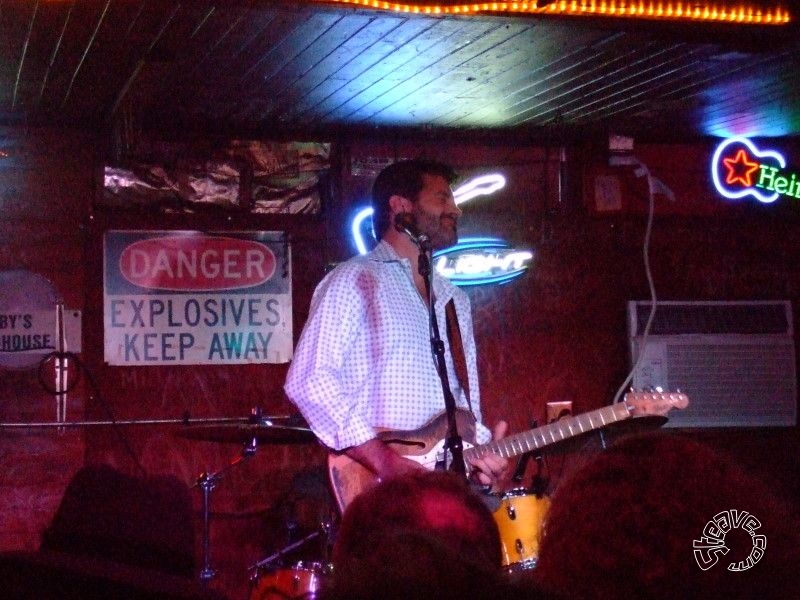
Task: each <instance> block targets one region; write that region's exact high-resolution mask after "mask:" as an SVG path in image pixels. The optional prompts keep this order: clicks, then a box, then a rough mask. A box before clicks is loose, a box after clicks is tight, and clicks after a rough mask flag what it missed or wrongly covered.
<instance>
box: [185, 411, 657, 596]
mask: <svg viewBox="0 0 800 600" xmlns="http://www.w3.org/2000/svg"><path fill="white" fill-rule="evenodd" d="M637 420H638V419H637ZM645 420H647V419H642V422H644V421H645ZM665 421H666V419H664V418H663V417H657V418H655V419H650V420H647V423H645V425H646V427H645V428H646V429H650V428H658V427H660V426H661V425H663V423H664V422H665ZM641 429H642V425H641V423H635V424H631V423H629V422H624V421H623V422H621V424H620V426H619V427H618V428H617V429H614V428H613V427H611V428H610V429H607V430H606V433H605V435H611V436H613V437H617V436H618V435H624V434H627V433H631V432H633V431H638V430H641ZM177 435H178V436H180V437H184V438H187V439H192V440H203V441H212V442H220V443H237V444H241V446H242V452H241V455H240V456H239V457H238V458H236V459H235V460H233V461H232V462H231V463H229V464H228V465H226V466H225V467H224V468H223V469H221V470H219V471H217V472H215V473H203V474H202V475H200V477H199V478H198V479H197V482H196V484H195V486H194V487H197V488H199V489H200V490H201V491H202V494H203V538H202V548H203V567H202V569H201V571H200V579H201V581H202V582H204V583H207V582H208V581H209V580H211V579H212V578H213V577H214V576H215V575H216V572H215V571H214V569H212V568H211V565H210V548H209V537H210V536H209V515H210V496H211V491H212V490H213V489H214V487H215V486H216V484H217V483H218V481H219V480H220V479H221V478H222V477H223V475H224V474H225V473H226V472H227V471H228V470H230V469H231V468H233V467H235V466H236V465H238V464H240V463H241V462H243V461H244V460H246V459H248V458H249V457H251V456H253V455H254V454H255V452H256V450H257V448H258V446H259V445H261V444H305V443H311V442H314V441H316V436H315V435H314V433H313V432H312V431H311V429H309V428H308V426H307V425H306V424H305V422H304V421H303V420H302V418H300V417H297V416H277V417H276V416H272V417H267V416H264V415H262V414H261V412H260V411H258V410H254V411H253V412H252V415H251V417H250V418H249V419H248V420H247V422H246V423H244V422H241V420H240V421H235V420H234V422H230V423H221V424H219V423H217V424H211V425H205V424H204V425H193V426H188V427H185V428H183V429H181V430H180V431H178V432H177ZM601 445H602V447H603V448H605V446H606V440H605V437H601ZM568 450H570V448H569V447H568V446H567V445H564V446H561V447H560V448H558V449H557V450H556V451H557V452H560V453H564V452H567V451H568ZM531 458H534V459H535V462H536V465H537V471H536V473H535V475H534V476H533V478H532V480H531V485H530V487H514V488H512V489H511V490H509V491H506V492H504V493H501V494H498V495H497V501H498V506H497V508H496V509H495V510H494V511H493V513H492V516H493V518H494V520H495V523H496V524H497V528H498V531H499V534H500V543H501V550H502V566H503V569H504V571H505V572H506V573H508V574H515V573H519V572H521V571H525V570H529V569H533V568H535V567H536V563H537V560H538V557H539V541H540V536H541V535H542V533H543V530H544V522H545V518H546V516H547V511H548V508H549V507H550V498H549V496H547V495H546V493H545V491H546V488H547V481H546V480H545V479H544V478H543V476H542V458H543V457H542V455H541V453H538V454H536V455H535V456H532V455H523V457H522V459H521V460H520V461H519V463H518V464H517V469H516V472H515V473H514V476H513V477H512V482H515V483H520V482H521V481H522V480H523V477H524V472H525V470H526V468H527V465H528V462H529V460H530V459H531ZM331 530H332V523H331V522H330V521H323V522H321V523H320V526H319V529H318V530H317V531H313V532H311V533H309V534H308V535H306V536H305V537H303V538H301V539H299V540H297V541H294V542H292V543H290V544H289V545H287V546H285V547H284V548H282V549H280V550H278V551H277V552H275V553H274V554H272V555H270V556H267V557H266V558H264V559H262V560H259V561H258V562H256V563H255V564H253V565H251V566H250V567H249V571H250V572H251V573H252V575H251V576H250V596H249V600H286V599H287V598H305V599H310V600H313V599H314V598H316V597H317V593H318V592H319V590H320V589H321V587H322V586H323V585H324V583H325V582H326V580H328V579H329V577H330V576H331V574H332V572H333V564H332V563H331V562H330V560H329V558H328V556H327V554H328V553H327V552H324V554H325V556H324V557H323V558H322V559H321V560H303V561H297V562H294V563H291V564H288V565H287V564H286V561H285V558H286V557H287V556H288V555H289V554H290V553H292V552H293V551H295V550H297V549H298V548H300V547H301V546H304V545H305V544H308V543H309V542H311V541H312V540H315V539H317V540H320V539H321V540H322V541H323V544H322V547H323V548H329V547H330V541H331V540H332V531H331Z"/></svg>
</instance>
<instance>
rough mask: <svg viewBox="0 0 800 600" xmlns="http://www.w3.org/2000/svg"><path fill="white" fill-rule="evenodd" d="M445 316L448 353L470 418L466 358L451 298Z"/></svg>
mask: <svg viewBox="0 0 800 600" xmlns="http://www.w3.org/2000/svg"><path fill="white" fill-rule="evenodd" d="M444 312H445V317H446V321H447V341H448V342H449V343H450V355H451V356H452V358H453V367H454V368H455V371H456V377H458V383H459V384H461V389H462V390H464V396H465V397H466V398H467V406H469V412H471V413H472V418H473V419H474V418H475V413H474V411H473V410H472V401H471V400H470V396H469V374H468V372H467V358H466V356H465V355H464V343H463V341H462V339H461V328H460V327H459V326H458V315H457V314H456V305H455V302H454V301H453V299H452V298H450V301H449V302H448V303H447V304H445V307H444Z"/></svg>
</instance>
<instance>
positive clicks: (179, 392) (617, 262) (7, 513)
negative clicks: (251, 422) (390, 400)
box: [0, 129, 800, 597]
mask: <svg viewBox="0 0 800 600" xmlns="http://www.w3.org/2000/svg"><path fill="white" fill-rule="evenodd" d="M2 134H3V135H4V136H5V137H4V139H6V140H11V142H10V144H9V147H10V148H12V149H13V155H14V157H15V158H14V160H13V162H10V163H7V164H6V165H4V164H2V160H0V202H2V216H0V239H1V241H2V243H1V244H0V269H11V268H26V269H29V270H31V271H34V272H36V273H40V274H42V275H44V276H46V277H47V278H49V279H50V280H51V281H52V282H53V283H54V284H55V286H56V288H57V289H58V290H59V291H60V292H61V293H62V294H63V295H64V296H65V300H66V304H67V306H68V307H69V308H79V309H81V310H82V311H83V353H82V359H83V362H84V363H85V366H86V370H87V375H89V377H84V378H83V380H82V383H81V385H80V386H79V388H78V389H76V390H75V391H74V393H73V394H72V397H71V398H70V400H69V406H70V413H69V414H70V417H71V418H75V419H79V418H86V419H93V420H97V419H107V418H108V415H109V411H111V412H113V414H114V415H115V417H116V418H117V419H120V420H137V419H180V418H181V417H183V416H184V415H186V414H188V415H190V416H191V417H192V418H203V417H210V418H217V417H246V416H247V415H248V414H249V411H250V409H251V408H252V407H260V408H262V409H263V410H264V412H265V413H267V414H282V413H285V412H286V411H289V410H291V406H290V404H289V403H288V401H287V400H286V399H285V397H284V395H283V392H282V384H283V378H284V376H285V372H286V366H285V365H265V366H251V365H248V366H225V367H215V366H198V367H190V366H175V367H134V368H123V367H108V366H106V365H104V364H103V361H102V355H103V351H102V347H103V344H102V335H103V332H102V322H103V319H102V306H103V303H102V233H103V231H105V230H106V229H111V228H114V229H119V228H126V229H128V228H130V229H206V230H211V229H213V230H221V229H240V230H241V229H266V230H285V231H287V232H289V233H290V235H291V239H292V254H293V278H294V279H293V303H294V329H295V336H297V335H298V334H299V332H300V330H301V328H302V325H303V322H304V320H305V316H306V314H307V308H308V303H309V300H310V295H311V292H312V290H313V287H314V285H315V284H316V283H317V281H319V279H320V278H321V277H322V275H323V271H324V267H325V265H326V264H327V263H329V262H334V261H338V260H343V259H345V258H347V257H348V256H350V255H352V254H353V253H354V249H353V247H352V246H351V245H350V243H349V242H348V241H347V237H346V231H347V229H346V227H347V220H348V219H349V218H350V216H351V215H352V209H353V208H355V207H356V206H358V205H360V204H361V203H362V201H363V200H364V199H365V198H366V197H367V195H368V191H369V185H370V183H371V179H370V178H369V177H365V176H356V175H353V173H352V172H351V169H350V165H351V164H352V161H353V160H358V159H366V158H385V157H389V158H394V157H406V156H417V155H426V156H430V157H435V158H439V159H442V160H445V161H448V162H450V163H452V164H453V165H454V166H456V167H457V169H458V170H459V171H460V172H463V173H472V172H479V171H483V170H485V169H490V168H498V169H500V170H502V171H503V172H504V174H505V175H506V177H507V179H508V185H507V187H506V188H505V189H504V190H503V191H502V192H499V193H497V194H496V195H494V196H492V197H491V198H479V199H475V200H473V201H471V202H470V203H469V204H467V205H464V206H463V207H462V208H463V209H464V216H463V218H462V221H461V224H460V232H461V234H462V235H478V234H482V235H496V236H499V237H503V238H505V239H507V240H508V241H509V242H511V243H512V244H513V245H515V246H519V247H527V248H530V249H532V250H533V252H534V259H533V262H532V267H531V269H530V271H529V272H528V273H527V274H525V275H524V276H523V277H522V278H520V279H518V280H516V281H514V282H513V283H511V284H508V285H505V286H501V287H494V288H470V289H469V294H470V296H471V298H472V301H473V309H474V313H475V323H476V334H477V342H478V345H479V350H480V352H481V359H480V365H479V368H480V374H481V377H482V395H483V404H484V414H485V417H486V420H487V421H488V422H490V423H493V422H494V421H495V420H497V419H499V418H506V419H508V420H509V421H510V423H511V428H512V430H513V431H518V430H521V429H526V428H528V427H529V424H530V421H531V420H532V419H536V420H538V421H539V422H542V421H543V420H544V418H545V414H544V406H545V403H546V402H547V401H551V400H563V399H570V400H572V401H573V402H574V411H575V412H584V411H587V410H591V409H593V408H597V407H600V406H603V405H605V404H607V403H608V402H609V401H610V400H611V398H612V396H613V394H614V392H615V391H616V389H617V387H618V386H619V385H620V383H621V382H622V381H623V380H624V378H625V376H626V375H627V369H628V367H629V361H628V356H627V343H626V329H625V303H626V301H628V300H631V299H641V298H646V297H647V295H648V288H647V281H646V278H645V274H644V269H643V266H642V258H641V245H642V241H643V232H644V225H645V211H644V209H645V208H646V201H644V200H643V197H642V187H641V186H642V181H641V180H640V178H637V177H636V176H635V175H633V174H632V173H630V172H628V171H625V170H611V171H609V168H608V167H607V166H606V162H605V161H606V157H605V155H604V153H603V152H602V151H597V149H596V148H593V147H592V146H591V145H589V144H587V145H586V146H585V147H579V148H570V149H568V151H567V152H566V154H565V155H563V159H564V160H562V154H561V153H560V152H559V151H558V150H557V149H555V148H554V149H547V148H544V147H541V146H525V145H520V144H513V145H511V144H509V145H508V146H503V145H500V144H497V143H494V144H486V145H481V144H465V143H462V142H451V143H448V142H447V141H444V140H430V139H428V140H420V141H417V142H415V143H413V144H412V143H403V144H399V143H391V142H374V143H368V142H364V141H360V142H357V143H356V142H352V143H343V144H338V145H337V146H336V148H337V156H338V158H339V160H338V164H339V165H340V166H339V167H337V173H338V176H335V177H334V180H335V181H336V183H337V185H336V189H335V191H336V193H335V195H334V198H333V199H332V201H331V202H329V203H328V205H327V206H326V207H325V209H324V211H323V214H321V215H319V216H317V217H277V216H257V217H256V216H252V215H249V216H236V215H233V216H220V215H218V216H210V215H205V216H197V215H195V216H186V215H182V216H169V215H163V214H158V215H156V214H152V213H150V214H148V213H144V212H140V213H137V212H129V213H124V212H116V211H112V212H109V211H104V210H99V209H95V208H94V207H93V204H92V201H93V198H94V197H95V194H96V192H97V185H98V183H99V179H98V177H97V173H98V170H97V166H98V165H99V164H101V162H102V160H103V157H102V155H101V152H100V150H97V148H102V140H98V139H92V138H90V137H88V136H85V135H82V134H76V133H71V132H53V131H39V130H22V129H9V130H5V131H3V132H2ZM710 152H711V147H710V146H708V147H706V146H704V145H699V146H691V147H644V146H643V147H641V148H638V147H637V149H636V155H637V157H638V158H639V159H641V160H642V161H643V162H644V163H646V164H647V165H648V167H649V168H650V171H651V173H652V174H654V175H656V176H658V177H659V178H660V179H661V180H662V181H663V182H664V183H665V184H666V185H668V186H669V187H670V188H671V189H672V190H673V191H674V192H675V196H676V199H675V202H674V203H667V202H666V200H664V199H663V198H662V199H658V201H657V215H656V219H655V224H654V231H653V239H652V248H651V251H650V256H651V260H652V266H653V272H654V277H655V282H656V286H657V288H658V292H659V298H661V299H683V300H700V299H702V300H717V299H718V300H731V299H754V298H759V299H790V300H791V301H792V303H793V308H794V311H795V314H797V312H798V299H800V270H799V269H798V267H797V261H796V259H795V252H796V242H795V239H796V237H797V231H798V224H800V210H799V209H798V208H797V206H796V203H795V205H792V204H791V203H790V202H788V201H781V202H780V203H779V205H775V206H769V207H763V206H754V205H752V204H749V205H748V204H745V203H740V204H739V205H738V206H736V207H734V208H731V207H730V206H729V205H728V204H726V203H723V202H722V201H721V200H720V199H718V198H717V197H716V196H715V194H714V193H713V192H712V190H711V188H710V186H709V181H708V176H707V175H706V173H705V171H706V169H705V164H704V162H703V161H704V160H707V159H706V158H705V157H706V156H708V155H709V154H710ZM687 157H692V160H691V161H690V162H691V164H692V165H693V167H692V168H691V169H688V170H686V169H682V168H681V165H683V164H684V162H683V161H684V159H686V158H687ZM609 173H610V174H611V175H613V176H618V177H619V180H620V189H621V193H622V196H623V209H622V210H620V211H612V212H607V213H597V212H596V211H595V210H594V209H593V203H592V199H593V196H592V190H593V186H594V183H593V182H594V178H595V177H596V175H597V174H609ZM92 383H94V384H96V387H95V386H94V385H91V384H92ZM53 407H54V399H53V398H52V396H50V395H48V394H47V393H46V392H44V391H43V390H42V389H41V388H40V386H39V384H38V382H37V378H36V373H35V372H29V371H10V370H0V420H2V421H3V422H6V423H8V422H19V421H23V422H32V421H45V420H48V421H49V420H52V419H53V416H54V408H53ZM179 431H180V426H178V425H152V426H137V425H130V426H125V427H122V428H118V429H116V430H115V429H114V428H111V427H86V428H80V429H74V430H72V429H70V430H67V431H65V432H58V431H56V430H52V429H48V430H42V429H26V430H23V431H16V430H15V431H13V432H11V431H8V430H4V431H3V432H2V433H0V452H2V453H3V456H4V459H5V460H4V464H5V465H6V468H5V469H4V470H3V473H2V476H0V524H2V527H0V549H6V550H8V549H20V548H23V549H35V548H36V547H37V545H38V536H39V534H40V532H41V531H42V529H43V528H44V527H45V526H46V525H47V523H48V522H49V519H50V518H51V516H52V513H53V512H54V511H55V509H56V507H57V505H58V501H59V499H60V494H61V492H62V491H63V488H64V486H65V485H66V483H67V481H68V480H69V478H70V477H71V475H72V474H73V473H74V472H75V471H76V470H77V469H78V468H79V467H80V466H81V465H82V464H84V463H87V462H107V463H111V464H114V465H116V466H118V467H120V468H121V469H123V470H126V471H128V472H131V473H136V472H137V469H138V466H137V463H138V464H139V465H141V467H142V468H143V469H144V470H145V471H146V472H148V473H151V474H156V473H167V474H174V475H176V476H178V477H179V478H180V479H181V480H183V481H185V482H186V484H187V485H192V484H193V483H194V482H195V480H196V478H197V476H198V475H199V474H200V473H202V472H204V471H209V472H215V471H217V470H219V469H222V468H224V467H225V466H226V465H228V464H229V463H230V462H231V461H232V460H234V459H236V458H237V457H238V456H239V450H238V448H237V446H236V445H230V444H218V443H214V442H205V441H190V440H187V439H184V438H182V437H180V436H178V435H176V433H178V432H179ZM703 435H706V436H707V437H708V438H709V439H712V440H716V441H719V443H720V445H727V444H728V440H729V439H732V438H725V437H724V436H725V432H711V433H704V434H703ZM730 436H733V437H734V438H735V439H736V440H737V442H736V443H737V444H738V445H741V446H742V447H746V448H747V452H746V456H745V457H744V458H743V460H745V461H746V462H747V461H749V462H750V463H753V464H755V466H759V464H758V463H760V462H761V459H762V458H765V457H766V456H772V457H773V460H772V462H773V465H772V466H771V467H770V469H768V471H769V472H770V473H771V474H773V475H774V476H775V478H776V479H778V478H780V477H782V475H783V470H782V469H784V467H785V468H786V469H788V468H790V467H789V464H788V462H786V461H783V462H782V461H781V460H775V459H774V456H775V448H780V452H784V451H785V449H786V447H787V445H790V446H791V448H796V447H797V442H796V440H797V430H796V428H791V429H790V430H780V431H773V432H769V434H768V435H767V434H766V433H765V432H763V431H757V432H742V431H735V432H730ZM742 436H745V437H742ZM720 440H721V441H720ZM759 440H762V441H759ZM763 440H766V441H763ZM323 459H324V453H323V452H322V451H321V450H320V449H319V448H317V447H316V446H313V445H295V446H263V447H261V448H260V449H259V450H258V452H257V453H256V455H255V456H254V457H253V458H251V459H249V460H248V461H246V462H245V463H243V464H240V465H237V466H236V467H234V468H232V469H231V470H230V471H228V472H227V474H226V476H225V478H224V479H223V480H222V481H221V482H220V484H219V485H218V486H217V488H216V489H215V490H214V492H213V494H212V502H213V505H212V509H213V513H214V514H213V519H212V533H213V536H212V546H211V547H212V562H213V566H214V567H215V568H216V569H217V570H219V572H220V574H219V577H218V578H217V580H216V582H215V585H216V586H218V587H219V588H220V589H222V590H224V591H227V592H229V593H230V594H231V596H233V597H237V596H238V597H242V596H243V590H246V586H247V570H246V567H247V566H248V565H250V564H253V563H254V562H255V561H257V560H259V559H261V558H263V557H264V556H266V555H267V554H269V553H271V552H273V551H274V550H276V549H278V548H280V547H281V546H282V544H283V542H284V541H285V537H286V530H285V527H284V521H285V517H286V506H287V503H286V502H283V501H284V500H286V498H287V497H288V498H295V495H297V494H299V495H300V496H302V495H303V493H306V496H304V498H308V497H311V500H310V501H309V502H308V503H307V504H303V503H302V502H301V503H300V504H301V506H300V507H299V508H298V509H297V510H298V515H295V516H297V517H298V518H299V519H300V520H301V521H302V523H301V525H304V526H311V527H313V526H314V522H315V519H316V518H317V517H318V516H319V514H318V512H319V510H321V509H320V505H321V504H322V503H323V501H321V500H320V499H319V497H318V495H317V488H315V487H314V486H315V485H317V484H318V483H319V482H320V481H322V482H323V483H324V479H320V477H321V475H320V474H321V470H320V469H321V466H322V464H323ZM577 460H579V459H577ZM786 460H787V461H788V459H786ZM568 463H569V461H567V464H566V467H565V461H564V460H563V459H559V460H556V459H553V461H552V464H551V476H552V477H553V478H554V479H557V478H558V477H559V475H561V474H562V472H563V470H564V469H568V468H569V464H568ZM768 474H769V473H768ZM782 485H783V486H784V490H785V491H787V492H789V493H796V492H797V484H796V482H795V480H794V479H793V478H792V479H788V480H787V479H786V478H784V483H783V484H782ZM298 490H300V491H298ZM194 492H196V493H195V500H196V506H195V507H194V508H195V510H196V511H197V513H196V514H198V516H199V514H200V513H199V511H200V502H199V500H200V494H199V491H198V490H194ZM309 513H310V514H309ZM198 524H199V521H198ZM198 531H199V529H198ZM198 556H199V547H198Z"/></svg>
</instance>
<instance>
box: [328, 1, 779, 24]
mask: <svg viewBox="0 0 800 600" xmlns="http://www.w3.org/2000/svg"><path fill="white" fill-rule="evenodd" d="M312 1H313V2H320V3H324V4H347V5H350V6H359V7H362V8H368V9H375V10H383V11H392V12H398V13H411V14H425V15H473V14H485V13H494V14H504V13H505V14H532V15H558V16H594V17H617V18H641V19H655V20H673V21H676V20H683V21H687V20H688V21H711V22H718V23H735V24H742V25H785V24H787V23H789V22H790V21H792V15H791V14H790V13H789V11H788V9H786V8H784V7H782V6H780V5H776V6H774V7H763V6H757V5H749V4H736V5H729V4H727V3H722V4H713V3H698V2H693V1H686V2H684V1H672V0H555V1H554V2H550V3H548V4H545V2H546V0H543V1H542V2H540V3H537V2H481V3H475V4H450V3H444V4H432V3H418V4H402V3H397V2H383V1H380V0H312Z"/></svg>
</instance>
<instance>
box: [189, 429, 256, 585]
mask: <svg viewBox="0 0 800 600" xmlns="http://www.w3.org/2000/svg"><path fill="white" fill-rule="evenodd" d="M257 449H258V442H257V441H256V439H255V438H253V439H252V440H250V442H248V443H246V444H243V445H242V453H241V455H239V456H238V457H236V458H235V459H234V460H232V461H231V462H230V463H228V464H227V465H226V466H225V467H223V468H222V469H220V470H219V471H217V472H216V473H201V474H200V476H199V477H198V478H197V482H196V483H195V484H194V486H193V487H199V488H200V489H201V490H202V492H203V568H202V569H201V570H200V581H201V582H202V583H208V582H209V581H211V580H212V579H213V578H214V577H215V576H216V575H217V572H216V571H215V570H214V569H212V568H211V510H210V509H211V492H212V491H213V490H214V488H215V487H216V485H217V482H218V481H219V480H220V479H222V476H223V475H224V474H225V473H226V472H228V471H229V470H231V469H232V468H233V467H235V466H236V465H238V464H240V463H242V462H244V461H245V460H247V459H248V458H250V457H251V456H253V455H254V454H255V453H256V450H257Z"/></svg>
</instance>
